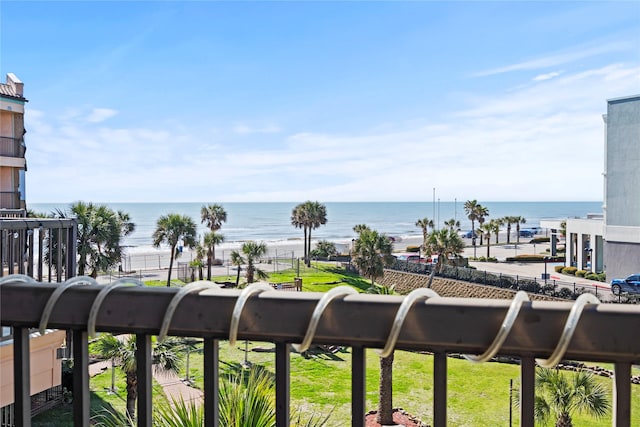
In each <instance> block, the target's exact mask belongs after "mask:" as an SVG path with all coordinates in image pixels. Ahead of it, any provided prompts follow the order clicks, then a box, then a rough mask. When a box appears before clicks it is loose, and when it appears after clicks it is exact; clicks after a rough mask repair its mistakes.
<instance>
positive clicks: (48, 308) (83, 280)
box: [38, 276, 100, 335]
mask: <svg viewBox="0 0 640 427" xmlns="http://www.w3.org/2000/svg"><path fill="white" fill-rule="evenodd" d="M78 285H96V286H100V285H99V284H98V282H96V280H95V279H94V278H92V277H88V276H79V277H72V278H71V279H69V280H67V281H66V282H63V283H60V285H59V286H58V287H57V288H56V290H55V291H53V293H52V294H51V296H50V297H49V299H48V300H47V304H46V305H45V306H44V310H42V315H41V316H40V326H39V327H38V330H39V331H40V334H41V335H43V334H44V331H45V330H46V329H47V323H49V317H51V312H52V311H53V308H54V307H55V305H56V302H57V301H58V298H60V296H61V295H62V293H63V292H64V291H66V290H67V289H69V288H71V287H73V286H78Z"/></svg>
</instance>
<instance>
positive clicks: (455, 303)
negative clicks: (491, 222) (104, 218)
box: [0, 278, 640, 427]
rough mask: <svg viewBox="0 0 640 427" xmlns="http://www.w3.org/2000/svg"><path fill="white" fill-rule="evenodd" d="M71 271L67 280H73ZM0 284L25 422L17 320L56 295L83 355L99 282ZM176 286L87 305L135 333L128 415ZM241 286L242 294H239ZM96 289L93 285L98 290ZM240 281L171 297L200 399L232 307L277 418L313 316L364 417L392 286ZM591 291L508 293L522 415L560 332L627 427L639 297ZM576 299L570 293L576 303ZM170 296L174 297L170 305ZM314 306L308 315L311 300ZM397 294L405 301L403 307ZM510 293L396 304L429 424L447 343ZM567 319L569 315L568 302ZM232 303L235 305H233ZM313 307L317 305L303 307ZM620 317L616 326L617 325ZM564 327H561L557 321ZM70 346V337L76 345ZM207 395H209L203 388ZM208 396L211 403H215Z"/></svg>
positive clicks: (356, 414)
mask: <svg viewBox="0 0 640 427" xmlns="http://www.w3.org/2000/svg"><path fill="white" fill-rule="evenodd" d="M76 280H77V279H76ZM1 281H2V284H1V286H0V293H1V298H0V323H1V324H2V325H3V326H12V327H14V331H15V332H16V334H15V336H16V338H17V340H16V343H15V344H16V345H15V347H14V355H15V356H14V357H15V361H16V363H15V366H16V369H17V371H16V373H21V376H20V375H16V378H21V380H20V381H17V382H16V386H15V395H16V396H22V399H19V400H21V403H19V402H16V409H17V413H18V417H22V418H21V420H22V421H21V422H22V424H19V425H24V426H28V425H30V424H29V423H30V421H29V420H28V417H27V415H28V414H29V413H30V411H29V410H28V405H29V403H28V399H27V396H28V375H26V376H25V374H24V373H25V372H28V370H29V362H28V354H29V352H28V339H21V338H24V334H23V333H22V331H24V330H26V328H31V327H37V326H38V325H40V321H41V319H42V317H43V311H44V310H45V307H46V306H47V302H48V301H49V300H50V298H51V297H52V295H54V294H55V295H56V296H55V298H57V302H56V303H55V305H53V306H52V309H51V311H50V313H46V314H45V316H47V317H48V323H47V325H46V327H49V328H59V329H72V330H73V331H74V339H75V340H76V341H75V344H74V354H76V355H77V356H78V357H80V358H82V360H86V359H84V358H85V355H86V346H87V345H88V344H87V332H86V331H87V322H88V319H89V316H90V312H91V309H92V307H93V305H94V301H96V298H97V297H98V294H99V293H100V291H101V290H102V289H103V288H104V286H101V285H92V284H90V285H84V286H69V287H68V288H66V289H65V291H64V292H62V293H60V291H58V292H57V293H56V292H55V291H56V289H58V288H59V286H60V285H55V284H48V283H35V282H32V283H24V282H21V281H19V280H18V279H17V278H4V279H2V280H1ZM178 292H180V290H179V289H175V288H146V287H139V286H133V287H117V288H113V289H112V290H111V291H109V293H108V295H106V297H104V298H100V308H99V312H98V314H97V315H96V316H95V329H96V330H97V331H104V332H113V333H131V334H135V335H136V337H137V340H138V352H139V353H138V367H139V370H140V372H139V374H138V375H139V377H138V378H139V382H138V386H139V388H140V390H139V400H138V425H149V426H150V425H151V409H150V405H151V403H150V402H151V400H150V396H151V384H150V374H149V372H150V368H151V366H150V361H149V352H150V346H149V343H150V341H149V340H150V336H152V335H158V334H159V333H160V330H161V328H162V325H163V323H164V319H165V314H166V313H167V308H168V307H170V305H171V303H172V301H173V300H174V297H175V296H176V294H177V293H178ZM245 294H246V293H245ZM103 295H104V294H103ZM240 295H241V292H240V291H238V290H227V289H216V290H205V291H201V292H199V293H186V294H185V295H183V296H181V297H180V298H181V300H180V303H179V304H178V305H177V306H172V310H171V311H172V317H171V320H170V325H169V326H168V334H169V335H177V336H194V337H203V338H205V352H206V353H207V354H208V355H210V357H206V358H205V367H204V369H205V373H206V375H205V405H209V404H211V405H215V402H216V398H217V396H216V395H215V394H214V395H211V393H216V391H217V383H218V379H219V378H218V373H217V372H218V371H217V345H218V343H217V341H218V340H220V339H227V338H228V337H229V335H230V330H231V329H235V326H234V327H233V328H232V323H234V313H236V314H235V316H238V317H237V319H236V320H237V338H238V339H243V340H255V341H270V342H274V343H275V344H276V408H277V414H278V416H277V425H278V426H286V425H288V417H289V352H290V350H291V344H294V343H301V342H303V340H304V338H305V336H306V335H307V332H308V326H309V325H310V322H311V321H312V319H313V318H314V316H315V318H316V321H317V323H316V324H315V325H314V327H315V334H314V335H313V342H314V343H316V344H334V345H343V346H350V347H352V349H353V360H352V364H353V365H352V373H353V378H352V382H353V387H352V411H353V413H352V421H351V425H352V426H363V424H364V412H363V411H362V408H363V405H364V403H363V402H364V387H363V381H364V356H363V352H364V349H365V348H383V347H385V344H386V343H387V341H388V338H389V334H390V331H391V330H392V325H393V324H394V320H395V319H396V315H398V313H399V309H400V308H401V307H402V303H403V301H404V298H403V297H396V296H380V295H370V294H357V295H347V296H339V297H336V298H335V299H333V300H331V301H330V302H329V303H326V299H325V300H324V301H323V299H322V296H323V294H317V293H300V292H295V293H294V292H292V293H289V292H279V291H275V290H264V291H262V292H260V293H256V294H252V295H250V296H248V297H247V298H245V299H244V300H243V301H242V304H243V307H242V309H241V310H236V305H237V303H238V301H239V297H240ZM594 301H595V300H588V301H587V300H583V301H577V302H575V303H574V302H537V301H525V302H522V301H518V302H517V303H518V305H519V306H520V307H519V311H518V313H517V315H516V316H513V315H511V316H509V319H511V320H509V322H510V323H511V324H510V325H509V333H508V334H507V336H506V337H503V338H504V339H503V340H501V341H502V342H501V344H500V348H499V349H497V350H496V355H499V356H512V357H519V358H520V359H521V384H522V386H521V399H520V403H521V404H520V411H521V420H522V421H521V425H522V426H533V402H534V374H535V359H536V358H541V359H547V358H549V357H550V356H552V355H556V354H558V353H557V351H556V350H557V349H558V348H559V347H560V346H559V343H560V344H562V343H563V342H566V344H567V346H566V351H565V352H564V355H563V356H562V358H563V359H567V360H580V361H596V362H612V363H614V365H615V376H616V380H615V385H614V389H615V393H614V396H615V401H614V416H613V425H615V426H618V427H628V426H630V411H629V408H630V401H631V389H630V381H629V379H630V368H631V364H638V363H640V340H638V339H637V331H638V330H640V308H639V307H637V306H631V305H618V304H616V305H614V304H594V303H593V302H594ZM575 304H581V305H582V307H580V309H579V310H578V309H575V308H574V307H575ZM174 305H175V304H174ZM320 305H323V306H324V307H323V309H322V310H320V312H319V314H318V311H317V310H316V309H317V307H319V306H320ZM406 305H407V304H405V306H406ZM511 306H512V302H511V301H509V300H487V299H462V298H441V297H432V298H429V299H428V300H423V299H420V300H419V301H416V302H414V303H413V304H411V306H410V309H408V310H401V311H406V312H405V313H404V314H403V319H402V322H401V325H402V327H401V329H400V331H399V334H398V336H397V341H396V343H395V347H394V348H395V349H403V350H419V351H428V352H433V353H434V354H435V358H434V369H435V371H434V372H435V373H434V379H433V381H434V426H436V427H440V426H445V425H446V409H447V404H446V401H447V400H446V382H447V380H446V378H447V373H446V369H447V361H446V355H447V353H468V354H481V353H483V352H485V351H486V350H487V348H489V347H490V346H491V344H492V342H493V341H494V337H496V335H497V334H498V333H499V331H500V330H501V329H502V328H503V327H504V325H503V322H506V321H507V320H506V319H507V317H506V316H507V314H508V313H509V311H510V308H511ZM576 312H579V313H577V314H574V315H573V320H568V318H570V317H571V316H570V313H576ZM238 313H240V314H238ZM314 313H316V314H315V315H314ZM620 325H624V328H621V327H620ZM568 329H569V330H570V331H569V332H570V335H567V330H568ZM75 347H79V348H75ZM86 368H87V367H86V363H76V364H75V365H74V369H75V372H74V379H75V380H76V381H77V384H74V387H75V386H76V385H77V386H78V387H79V389H80V390H85V392H84V393H81V394H80V396H79V397H78V399H77V402H76V400H75V399H74V422H75V424H74V425H76V426H88V416H87V414H88V404H89V402H88V395H89V393H88V371H87V369H86ZM207 394H209V396H208V397H207ZM215 406H217V405H215ZM216 411H217V408H216V407H211V408H208V410H206V411H205V414H206V415H205V418H206V421H205V425H206V426H217V423H218V417H217V412H216Z"/></svg>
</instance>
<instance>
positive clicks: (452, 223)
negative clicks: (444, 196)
mask: <svg viewBox="0 0 640 427" xmlns="http://www.w3.org/2000/svg"><path fill="white" fill-rule="evenodd" d="M444 226H445V227H448V228H449V229H451V230H453V231H455V232H458V231H460V221H457V220H456V219H455V218H451V219H450V220H449V221H445V222H444Z"/></svg>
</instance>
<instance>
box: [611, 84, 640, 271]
mask: <svg viewBox="0 0 640 427" xmlns="http://www.w3.org/2000/svg"><path fill="white" fill-rule="evenodd" d="M604 122H605V138H604V140H605V146H604V152H605V159H604V167H605V169H604V174H603V175H604V209H603V211H604V256H605V269H606V272H607V278H608V279H612V278H624V277H627V276H628V275H630V274H632V273H638V272H640V95H636V96H629V97H624V98H616V99H610V100H608V101H607V114H606V116H604Z"/></svg>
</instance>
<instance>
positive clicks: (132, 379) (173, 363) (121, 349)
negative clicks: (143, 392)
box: [99, 334, 181, 419]
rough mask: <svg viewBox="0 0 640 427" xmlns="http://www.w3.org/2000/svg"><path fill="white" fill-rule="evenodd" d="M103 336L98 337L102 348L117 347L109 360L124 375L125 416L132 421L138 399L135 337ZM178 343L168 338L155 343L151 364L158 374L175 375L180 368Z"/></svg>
mask: <svg viewBox="0 0 640 427" xmlns="http://www.w3.org/2000/svg"><path fill="white" fill-rule="evenodd" d="M109 336H110V335H108V334H105V335H102V336H101V337H100V340H99V341H102V340H105V341H106V343H105V344H104V348H107V349H108V348H112V347H114V346H117V347H118V348H117V349H114V350H112V353H110V354H114V355H115V356H112V357H111V359H115V360H116V363H117V364H118V365H119V366H120V368H121V369H122V371H123V372H124V374H125V377H126V382H127V415H128V417H129V418H131V419H133V418H134V417H135V410H136V399H137V398H138V389H137V385H138V374H137V372H136V369H137V364H136V348H137V347H136V338H135V336H133V335H132V336H129V337H128V338H126V339H124V340H122V341H121V340H119V339H117V338H115V337H113V336H111V338H108V337H109ZM179 345H180V343H179V341H178V340H176V339H174V338H169V339H166V340H164V341H162V342H161V343H157V344H156V345H155V346H154V348H153V351H152V356H151V363H152V364H153V367H154V369H156V370H157V371H160V372H166V371H169V372H175V373H177V372H178V370H179V368H180V361H181V356H180V353H179V352H178V351H177V349H178V347H179Z"/></svg>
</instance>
